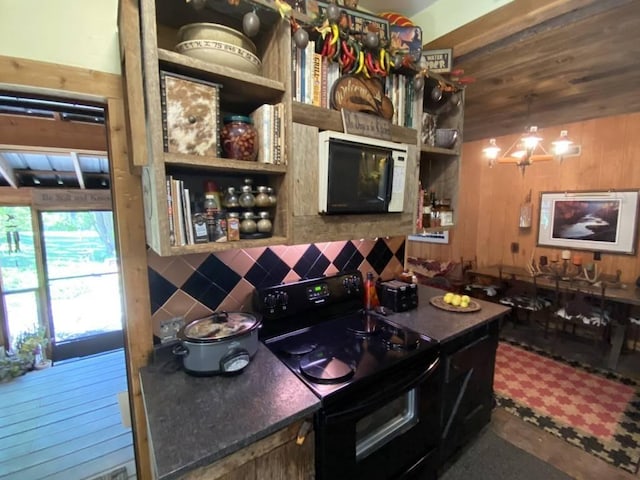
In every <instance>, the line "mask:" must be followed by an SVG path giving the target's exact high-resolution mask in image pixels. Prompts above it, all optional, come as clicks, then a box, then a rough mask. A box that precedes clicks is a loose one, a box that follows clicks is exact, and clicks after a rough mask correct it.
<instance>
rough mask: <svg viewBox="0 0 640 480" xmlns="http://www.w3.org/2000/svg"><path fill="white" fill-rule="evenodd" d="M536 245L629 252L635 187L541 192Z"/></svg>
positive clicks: (634, 216) (633, 246)
mask: <svg viewBox="0 0 640 480" xmlns="http://www.w3.org/2000/svg"><path fill="white" fill-rule="evenodd" d="M538 219H539V221H538V245H539V246H547V247H557V248H566V249H573V250H589V251H594V252H609V253H619V254H627V255H633V254H635V252H636V243H637V242H636V240H637V238H636V237H637V222H638V190H629V191H592V192H541V193H540V211H539V217H538Z"/></svg>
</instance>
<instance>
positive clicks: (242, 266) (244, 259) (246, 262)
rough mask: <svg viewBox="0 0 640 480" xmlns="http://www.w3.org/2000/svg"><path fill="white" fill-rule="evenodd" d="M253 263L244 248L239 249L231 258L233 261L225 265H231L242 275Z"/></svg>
mask: <svg viewBox="0 0 640 480" xmlns="http://www.w3.org/2000/svg"><path fill="white" fill-rule="evenodd" d="M255 263H256V261H255V260H254V259H253V258H251V257H250V256H249V255H248V254H247V252H246V251H245V250H240V251H239V252H238V255H237V256H236V257H235V258H234V259H233V263H231V264H227V266H228V267H231V268H232V269H233V270H234V271H235V272H236V273H237V274H238V275H240V276H241V277H244V276H245V275H246V274H247V272H248V271H249V269H250V268H251V267H253V265H254V264H255Z"/></svg>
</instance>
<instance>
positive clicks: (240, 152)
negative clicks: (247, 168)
mask: <svg viewBox="0 0 640 480" xmlns="http://www.w3.org/2000/svg"><path fill="white" fill-rule="evenodd" d="M223 122H224V127H222V130H221V131H220V143H222V151H223V152H224V154H225V156H226V157H227V158H235V159H236V160H248V161H255V160H256V158H257V157H258V133H257V131H256V129H255V127H254V126H253V120H251V118H250V117H246V116H244V115H227V116H225V117H224V120H223Z"/></svg>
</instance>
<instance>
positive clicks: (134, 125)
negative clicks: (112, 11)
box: [118, 0, 149, 167]
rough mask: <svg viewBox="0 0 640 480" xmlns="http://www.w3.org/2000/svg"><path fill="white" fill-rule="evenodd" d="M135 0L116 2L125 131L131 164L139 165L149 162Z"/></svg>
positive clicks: (138, 27) (136, 2)
mask: <svg viewBox="0 0 640 480" xmlns="http://www.w3.org/2000/svg"><path fill="white" fill-rule="evenodd" d="M139 18H140V17H139V13H138V1H137V0H122V1H120V2H118V32H119V39H120V58H121V61H122V71H123V72H125V74H124V75H123V76H122V82H123V84H124V91H125V93H126V95H125V107H126V112H125V113H126V115H127V118H128V119H129V122H127V125H128V128H127V134H128V137H129V141H128V143H129V145H130V148H131V163H132V165H133V166H136V167H142V166H144V165H147V163H148V162H149V157H148V152H147V131H146V118H145V105H144V90H143V86H142V85H143V79H142V58H141V56H140V52H141V51H142V50H141V42H140V20H139Z"/></svg>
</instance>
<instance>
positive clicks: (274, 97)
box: [158, 48, 285, 103]
mask: <svg viewBox="0 0 640 480" xmlns="http://www.w3.org/2000/svg"><path fill="white" fill-rule="evenodd" d="M158 59H159V60H160V66H161V68H162V67H163V66H164V67H167V66H168V67H170V68H171V70H173V71H176V73H182V74H185V75H194V74H195V75H197V77H198V78H201V79H203V80H208V81H212V82H216V83H219V84H221V85H222V88H223V89H224V95H225V97H230V98H231V99H232V100H231V101H233V98H234V97H237V99H238V101H240V100H243V101H244V102H246V101H248V100H253V101H256V102H258V103H269V102H274V101H280V99H281V98H282V94H283V93H284V91H285V87H284V84H283V83H282V82H278V81H275V80H271V79H269V78H266V77H262V76H260V75H253V74H251V73H247V72H241V71H239V70H236V69H233V68H229V67H224V66H221V65H216V64H214V63H209V62H204V61H202V60H198V59H197V58H191V57H187V56H186V55H181V54H179V53H176V52H173V51H171V50H166V49H163V48H158ZM163 64H164V65H163Z"/></svg>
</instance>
